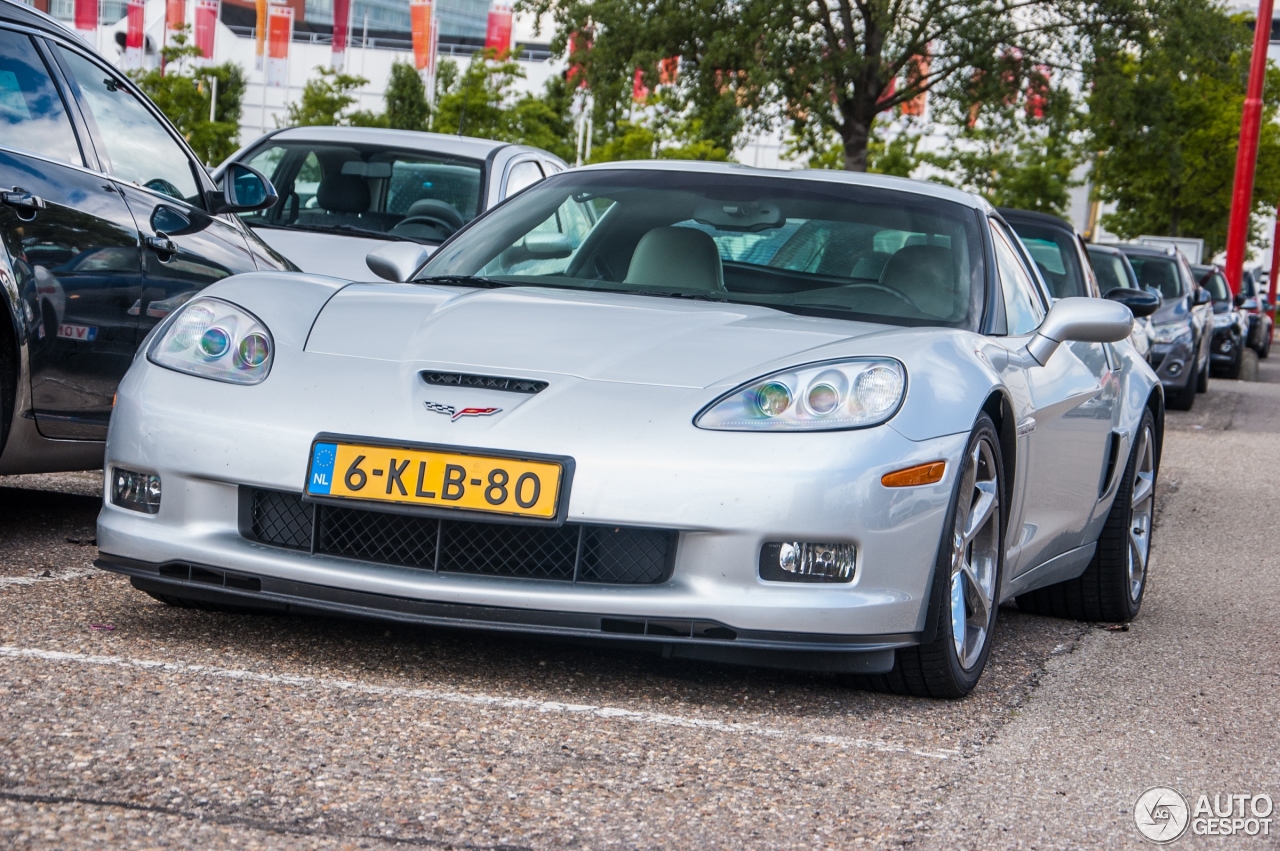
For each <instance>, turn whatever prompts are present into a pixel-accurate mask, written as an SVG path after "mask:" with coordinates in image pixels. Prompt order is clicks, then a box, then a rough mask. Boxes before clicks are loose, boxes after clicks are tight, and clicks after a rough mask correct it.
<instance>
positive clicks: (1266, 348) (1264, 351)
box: [1258, 326, 1275, 360]
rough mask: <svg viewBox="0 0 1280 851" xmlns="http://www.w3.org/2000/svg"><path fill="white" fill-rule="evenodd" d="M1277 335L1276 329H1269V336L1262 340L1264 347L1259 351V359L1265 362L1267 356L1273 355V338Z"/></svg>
mask: <svg viewBox="0 0 1280 851" xmlns="http://www.w3.org/2000/svg"><path fill="white" fill-rule="evenodd" d="M1274 334H1275V327H1274V326H1273V327H1271V328H1268V329H1267V334H1266V336H1265V337H1264V338H1263V340H1262V346H1261V347H1260V348H1259V349H1258V358H1259V359H1260V360H1265V359H1266V357H1267V355H1269V354H1271V337H1272V336H1273V335H1274Z"/></svg>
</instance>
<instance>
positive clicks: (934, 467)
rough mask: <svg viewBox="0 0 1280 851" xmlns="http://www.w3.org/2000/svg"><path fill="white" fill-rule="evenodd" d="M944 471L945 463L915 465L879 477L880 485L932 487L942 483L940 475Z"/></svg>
mask: <svg viewBox="0 0 1280 851" xmlns="http://www.w3.org/2000/svg"><path fill="white" fill-rule="evenodd" d="M946 471H947V462H946V461H931V462H930V463H928V464H917V465H916V466H914V467H908V468H907V469H905V470H894V471H893V472H892V473H885V474H884V475H883V476H881V477H880V484H882V485H884V486H885V487H887V488H910V487H915V486H916V485H933V484H937V483H938V482H940V481H942V474H943V473H945V472H946Z"/></svg>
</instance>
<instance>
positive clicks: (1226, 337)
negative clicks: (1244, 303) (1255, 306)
mask: <svg viewBox="0 0 1280 851" xmlns="http://www.w3.org/2000/svg"><path fill="white" fill-rule="evenodd" d="M1191 271H1192V272H1194V273H1195V274H1196V275H1197V276H1198V278H1199V283H1200V286H1202V287H1204V288H1205V289H1206V290H1208V291H1209V295H1210V296H1211V297H1212V298H1213V336H1212V338H1211V339H1210V343H1209V362H1210V364H1211V365H1212V366H1213V368H1214V370H1215V371H1216V372H1218V373H1220V374H1221V375H1223V376H1224V377H1226V378H1239V377H1240V364H1241V361H1242V359H1243V356H1244V349H1245V340H1246V339H1247V338H1248V336H1249V318H1248V317H1247V316H1246V315H1245V314H1244V313H1243V312H1242V311H1240V310H1238V309H1237V308H1236V299H1235V298H1233V297H1232V295H1231V286H1230V285H1229V284H1228V283H1227V279H1226V276H1224V275H1223V274H1222V270H1221V269H1220V268H1218V267H1217V266H1192V267H1191Z"/></svg>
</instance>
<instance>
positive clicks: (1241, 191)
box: [1226, 0, 1272, 293]
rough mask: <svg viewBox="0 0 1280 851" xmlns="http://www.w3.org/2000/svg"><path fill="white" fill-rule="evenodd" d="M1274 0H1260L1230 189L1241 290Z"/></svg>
mask: <svg viewBox="0 0 1280 851" xmlns="http://www.w3.org/2000/svg"><path fill="white" fill-rule="evenodd" d="M1271 7H1272V0H1259V2H1258V18H1257V20H1256V21H1255V22H1254V25H1253V59H1252V62H1250V64H1249V88H1248V90H1247V91H1246V93H1245V98H1244V110H1243V112H1242V114H1241V116H1240V145H1239V147H1238V149H1237V153H1236V178H1235V185H1234V186H1233V188H1232V190H1231V219H1230V220H1229V221H1228V223H1227V268H1226V275H1227V283H1228V284H1230V286H1231V292H1232V293H1238V292H1240V277H1241V273H1242V272H1243V270H1244V257H1245V254H1246V253H1247V251H1248V245H1247V243H1248V241H1249V214H1250V213H1251V212H1252V211H1253V172H1254V168H1255V167H1256V166H1257V163H1258V134H1259V132H1260V131H1261V129H1262V85H1263V82H1264V81H1265V79H1266V73H1267V45H1269V44H1270V43H1271Z"/></svg>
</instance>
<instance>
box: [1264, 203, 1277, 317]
mask: <svg viewBox="0 0 1280 851" xmlns="http://www.w3.org/2000/svg"><path fill="white" fill-rule="evenodd" d="M1267 278H1268V283H1267V286H1268V287H1269V289H1270V292H1269V293H1268V295H1267V303H1268V304H1270V305H1271V317H1272V318H1273V319H1274V318H1275V314H1276V279H1277V278H1280V207H1277V208H1276V229H1275V233H1274V234H1273V235H1272V237H1271V273H1270V274H1269V275H1268V276H1267Z"/></svg>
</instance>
